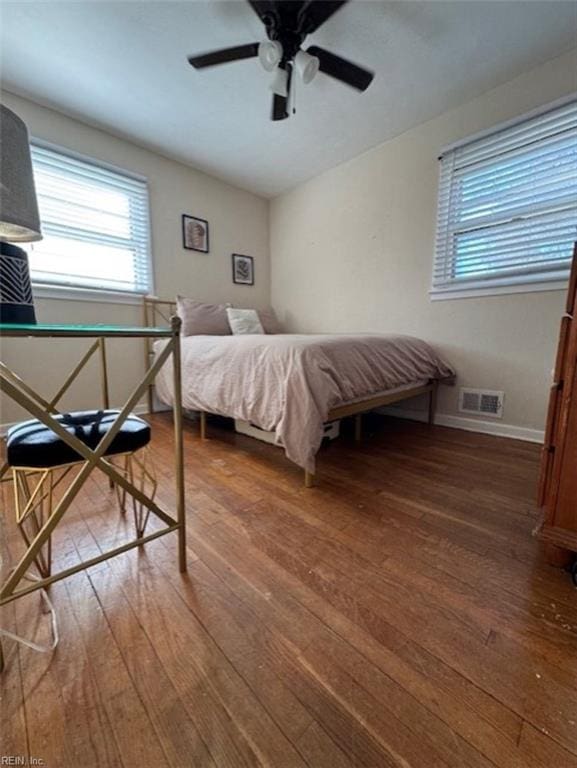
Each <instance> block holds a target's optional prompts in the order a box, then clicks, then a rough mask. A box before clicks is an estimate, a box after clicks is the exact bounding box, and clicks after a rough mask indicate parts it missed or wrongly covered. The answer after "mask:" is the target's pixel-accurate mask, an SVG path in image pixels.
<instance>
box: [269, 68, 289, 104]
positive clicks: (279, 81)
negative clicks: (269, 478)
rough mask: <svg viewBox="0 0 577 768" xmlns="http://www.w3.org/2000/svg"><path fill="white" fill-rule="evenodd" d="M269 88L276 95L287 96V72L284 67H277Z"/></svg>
mask: <svg viewBox="0 0 577 768" xmlns="http://www.w3.org/2000/svg"><path fill="white" fill-rule="evenodd" d="M270 89H271V91H272V92H273V93H276V95H277V96H285V97H286V96H288V73H287V71H286V69H283V68H282V67H277V68H276V72H275V73H274V79H273V81H272V83H271V84H270Z"/></svg>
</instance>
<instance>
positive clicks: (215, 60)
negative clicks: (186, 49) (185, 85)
mask: <svg viewBox="0 0 577 768" xmlns="http://www.w3.org/2000/svg"><path fill="white" fill-rule="evenodd" d="M255 56H258V43H249V44H248V45H237V46H236V47H235V48H222V49H221V50H219V51H211V52H210V53H201V54H199V55H198V56H189V57H188V63H189V64H192V66H193V67H194V68H195V69H204V67H214V66H215V65H216V64H227V63H228V62H229V61H240V60H241V59H252V58H254V57H255Z"/></svg>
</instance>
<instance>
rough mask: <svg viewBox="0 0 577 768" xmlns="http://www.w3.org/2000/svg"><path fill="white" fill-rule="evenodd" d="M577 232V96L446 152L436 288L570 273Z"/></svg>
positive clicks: (496, 283) (464, 288) (453, 288)
mask: <svg viewBox="0 0 577 768" xmlns="http://www.w3.org/2000/svg"><path fill="white" fill-rule="evenodd" d="M576 240H577V101H573V102H571V103H568V104H565V105H563V106H561V107H557V108H555V109H552V110H550V111H548V112H545V113H543V114H540V115H538V116H536V117H531V118H529V119H526V120H524V121H522V122H519V123H517V124H515V125H512V126H509V127H507V128H504V129H502V130H498V131H496V132H495V133H492V134H491V135H488V136H485V137H483V138H480V139H477V140H475V141H471V142H470V143H468V144H464V145H461V146H459V147H457V148H456V149H452V150H450V151H448V152H446V153H444V154H443V155H442V156H441V169H440V181H439V203H438V217H437V242H436V252H435V263H434V270H433V288H432V293H433V294H435V293H451V292H459V291H467V289H471V290H472V291H473V292H474V291H475V290H479V289H487V288H493V287H497V286H510V285H519V284H537V283H543V282H550V281H558V280H565V279H566V278H567V277H568V274H569V265H570V258H571V254H572V251H573V244H574V243H575V241H576Z"/></svg>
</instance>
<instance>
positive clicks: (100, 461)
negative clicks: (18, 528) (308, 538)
mask: <svg viewBox="0 0 577 768" xmlns="http://www.w3.org/2000/svg"><path fill="white" fill-rule="evenodd" d="M179 332H180V319H179V318H177V317H174V318H172V319H171V326H170V328H129V327H126V328H125V327H121V326H107V325H91V326H79V325H2V324H0V339H8V338H23V337H26V338H46V339H47V340H48V339H71V338H85V339H95V341H94V342H93V343H92V345H91V346H90V347H89V348H88V350H87V351H86V353H85V354H84V355H83V357H82V358H81V359H80V361H79V362H78V364H77V365H76V367H75V368H74V369H73V370H72V371H71V372H70V374H69V375H68V377H67V378H66V379H65V380H64V382H63V384H62V386H61V387H60V388H59V390H58V392H56V394H55V395H54V397H52V399H50V400H46V399H45V398H44V397H43V396H42V395H40V394H39V393H38V392H37V391H36V390H35V388H34V387H32V386H30V385H29V384H27V383H26V382H25V381H23V380H22V379H21V378H20V377H19V376H18V374H17V373H16V372H14V371H12V370H11V369H10V368H9V367H8V365H6V364H5V363H4V362H2V361H0V390H1V391H2V392H3V393H4V394H5V395H6V396H8V397H9V398H11V399H12V400H14V401H15V402H16V403H18V405H20V406H22V407H23V408H25V409H26V410H27V411H28V412H29V413H30V414H31V417H32V418H35V419H38V420H39V421H40V422H42V423H43V424H45V425H46V426H47V427H48V428H49V429H51V430H52V431H53V432H55V433H56V434H57V435H58V436H59V437H60V438H61V439H62V440H63V441H64V442H66V443H67V444H68V445H69V446H70V447H71V448H73V449H74V450H75V451H76V452H77V453H78V454H80V456H81V457H82V459H80V460H79V465H80V466H81V468H80V471H79V473H78V474H77V475H76V477H75V478H74V480H73V481H72V483H71V484H70V485H69V487H68V489H67V490H66V492H65V493H64V495H63V496H62V498H61V499H60V501H59V502H58V504H57V505H56V507H55V508H54V510H53V512H52V514H51V515H50V516H49V517H48V518H47V520H46V521H45V523H44V525H43V526H42V528H41V529H40V531H39V532H38V534H37V535H36V537H35V538H34V539H33V540H32V541H31V542H30V546H29V547H28V548H27V550H26V552H25V553H24V555H23V556H22V558H21V559H20V561H19V562H18V564H17V565H16V567H15V568H14V570H13V571H12V573H11V574H10V576H9V577H8V578H7V580H6V581H5V583H4V584H3V585H2V586H1V587H0V606H1V605H4V604H5V603H8V602H10V601H12V600H15V599H16V598H18V597H22V596H23V595H26V594H28V593H30V592H33V591H35V590H37V589H42V588H45V587H47V586H49V585H50V584H52V583H53V582H55V581H59V580H60V579H64V578H66V577H67V576H70V575H72V574H73V573H77V572H78V571H81V570H84V569H86V568H90V567H91V566H93V565H96V564H97V563H100V562H102V561H103V560H107V559H108V558H110V557H114V556H115V555H119V554H121V553H123V552H126V551H127V550H129V549H132V548H133V547H139V546H142V545H143V544H145V543H146V542H148V541H152V540H153V539H156V538H158V537H159V536H164V535H165V534H167V533H172V532H176V533H177V536H178V563H179V569H180V571H181V572H184V571H186V538H185V534H186V530H185V508H184V469H183V443H182V397H181V374H180V337H179ZM144 338H158V339H162V338H165V339H167V340H168V343H167V344H166V346H165V347H164V349H163V350H162V352H161V353H160V354H159V355H158V357H157V358H156V359H155V360H154V361H152V363H149V364H148V367H147V370H146V372H145V374H144V377H143V378H142V379H141V380H140V382H139V383H138V384H137V385H136V387H135V388H134V389H133V391H132V393H131V394H130V396H129V398H128V400H127V401H126V403H125V404H124V406H123V407H122V408H121V409H120V412H119V414H118V416H117V417H116V419H115V420H114V423H113V424H112V426H111V428H110V429H109V431H108V432H107V433H106V434H105V435H104V436H103V438H102V440H101V441H100V443H99V444H98V445H97V447H96V448H95V449H94V450H91V449H90V448H88V447H87V446H86V445H85V444H84V443H82V442H81V441H80V440H79V439H78V438H77V437H76V436H75V435H73V434H71V433H69V432H67V431H66V430H65V429H64V428H63V427H62V426H61V424H60V423H59V422H58V421H57V420H56V419H55V418H54V416H55V415H56V414H59V413H60V411H59V410H58V408H57V405H58V402H59V401H60V399H61V398H62V396H63V395H64V394H65V392H67V391H68V389H69V388H70V386H71V385H72V384H73V382H74V381H75V380H76V378H77V377H78V374H79V373H80V371H81V370H82V369H83V368H84V366H85V365H86V363H87V362H88V361H89V360H90V359H91V358H92V357H93V356H94V355H98V356H99V358H100V368H101V387H102V407H103V408H104V409H107V408H108V407H109V403H108V397H109V395H108V371H107V362H106V339H144ZM171 355H172V359H173V371H174V392H175V398H174V403H175V404H174V412H173V413H174V444H175V482H176V517H173V516H172V515H169V514H168V513H167V512H166V511H165V510H163V509H162V508H161V507H159V506H158V504H156V503H155V502H154V500H153V499H151V498H150V497H149V496H147V495H146V493H144V491H143V489H140V488H137V487H136V486H135V485H133V484H132V483H131V482H130V480H129V479H127V477H125V476H124V475H123V474H121V473H120V472H119V471H118V470H117V469H116V468H115V467H114V466H113V465H112V464H111V463H110V462H107V461H105V460H104V457H105V452H106V449H107V448H108V446H109V445H110V443H111V442H112V440H113V439H114V437H115V435H116V434H117V433H118V431H119V429H120V427H121V426H122V424H123V423H124V422H125V421H126V419H127V417H128V415H129V414H130V412H131V411H132V410H133V409H134V407H135V406H136V404H137V403H138V401H139V400H140V399H141V397H142V396H143V394H145V393H146V391H147V389H148V387H149V385H150V384H151V382H152V381H154V378H155V376H156V374H157V373H158V371H159V370H160V368H161V367H162V366H163V365H164V363H165V362H166V361H167V359H168V358H169V357H170V356H171ZM47 357H48V355H47ZM95 468H98V469H100V470H102V472H104V473H105V474H106V475H108V477H109V479H110V483H111V485H117V486H120V488H121V489H122V490H123V491H125V492H127V493H129V494H130V495H131V496H133V497H134V498H135V499H136V500H137V501H139V502H141V503H142V504H143V505H144V506H145V507H146V508H147V509H149V510H150V511H151V512H152V513H154V514H155V515H156V516H157V517H158V518H160V520H162V521H163V522H164V523H165V525H166V527H165V528H162V529H161V530H158V531H154V532H153V533H151V534H148V535H147V536H145V535H142V536H140V537H139V538H136V539H134V540H133V541H130V542H128V543H127V544H124V545H122V546H119V547H116V548H115V549H113V550H110V551H109V552H104V553H102V554H101V555H99V556H98V557H94V558H92V559H90V560H87V561H85V562H83V563H79V564H78V565H75V566H74V567H72V568H67V569H66V570H64V571H60V572H59V573H56V574H53V575H50V576H48V577H46V578H43V579H41V580H39V581H35V582H33V583H32V584H30V583H29V582H28V584H27V586H22V587H20V589H18V586H19V584H20V583H21V581H22V579H23V577H24V576H25V574H26V572H27V571H28V569H29V568H30V566H31V565H32V563H33V562H34V559H35V557H36V555H37V554H38V552H39V551H40V550H41V548H42V547H43V545H44V544H45V543H46V542H47V541H48V540H49V538H50V535H51V534H52V532H53V531H54V529H55V528H56V526H57V525H58V523H59V522H60V520H61V519H62V517H63V515H64V514H65V512H66V510H67V509H68V508H69V507H70V505H71V504H72V502H73V500H74V498H75V497H76V496H77V494H78V492H79V491H80V488H81V487H82V485H83V484H84V483H85V481H86V480H87V478H88V476H89V475H90V473H91V472H92V470H93V469H95ZM8 469H9V466H8V464H4V466H2V467H1V468H0V481H1V480H2V479H3V476H4V475H5V474H6V472H7V470H8ZM0 666H1V649H0Z"/></svg>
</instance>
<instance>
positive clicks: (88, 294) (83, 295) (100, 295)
mask: <svg viewBox="0 0 577 768" xmlns="http://www.w3.org/2000/svg"><path fill="white" fill-rule="evenodd" d="M32 293H33V294H34V298H35V299H56V300H58V301H93V302H96V303H98V304H134V305H137V304H139V305H141V304H142V299H143V294H141V293H128V292H127V293H123V292H121V291H101V290H98V289H96V288H72V287H71V286H69V285H62V286H59V285H43V284H35V283H32Z"/></svg>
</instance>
